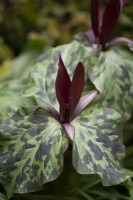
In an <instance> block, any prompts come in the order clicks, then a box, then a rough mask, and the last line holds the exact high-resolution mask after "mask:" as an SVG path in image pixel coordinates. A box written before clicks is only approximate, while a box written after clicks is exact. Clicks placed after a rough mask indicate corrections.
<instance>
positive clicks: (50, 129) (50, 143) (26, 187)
mask: <svg viewBox="0 0 133 200" xmlns="http://www.w3.org/2000/svg"><path fill="white" fill-rule="evenodd" d="M63 130H64V129H62V127H61V126H60V125H59V123H58V122H57V121H56V120H55V119H53V118H52V117H51V115H50V114H49V113H48V112H47V111H45V110H44V109H37V110H36V112H34V113H33V114H30V113H29V111H28V110H27V109H22V110H20V111H18V112H17V113H16V114H15V115H14V116H13V117H12V118H11V119H9V120H7V121H5V123H4V124H3V125H1V126H0V133H1V134H0V141H1V145H0V149H1V151H0V180H1V182H2V184H3V185H4V187H5V189H6V191H7V194H8V197H11V195H12V193H13V192H16V193H24V192H33V191H38V190H40V189H41V187H42V185H43V184H44V183H47V182H49V181H52V180H54V179H56V178H57V177H58V176H59V175H60V173H61V171H62V168H63V153H64V151H65V150H66V149H67V146H68V140H67V138H66V134H64V131H63Z"/></svg>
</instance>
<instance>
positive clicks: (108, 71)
mask: <svg viewBox="0 0 133 200" xmlns="http://www.w3.org/2000/svg"><path fill="white" fill-rule="evenodd" d="M89 75H90V78H91V80H92V82H93V83H94V85H95V87H96V88H97V89H98V90H99V91H100V92H101V95H102V98H101V103H102V104H103V105H104V106H106V107H111V108H113V109H115V110H116V111H118V112H119V113H120V114H121V115H122V117H123V119H124V120H128V119H129V118H130V116H131V112H132V108H133V57H132V55H131V54H130V53H129V52H127V51H125V50H122V49H120V48H114V49H111V50H109V51H107V52H103V53H101V55H100V57H99V59H97V63H96V64H95V65H94V66H93V67H92V68H90V69H89Z"/></svg>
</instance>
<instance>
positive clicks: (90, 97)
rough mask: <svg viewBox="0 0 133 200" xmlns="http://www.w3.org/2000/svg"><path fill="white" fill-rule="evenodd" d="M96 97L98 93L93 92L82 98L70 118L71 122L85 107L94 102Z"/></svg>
mask: <svg viewBox="0 0 133 200" xmlns="http://www.w3.org/2000/svg"><path fill="white" fill-rule="evenodd" d="M97 97H98V91H97V90H93V91H91V92H89V93H88V94H86V95H84V96H82V97H81V98H80V100H79V102H78V104H77V106H76V108H75V110H74V112H73V114H72V116H71V120H73V119H74V118H75V117H76V116H77V115H79V113H81V112H82V111H83V110H84V108H85V107H86V106H88V105H89V104H90V103H91V102H92V101H94V100H96V98H97Z"/></svg>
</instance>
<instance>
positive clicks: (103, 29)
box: [85, 0, 133, 50]
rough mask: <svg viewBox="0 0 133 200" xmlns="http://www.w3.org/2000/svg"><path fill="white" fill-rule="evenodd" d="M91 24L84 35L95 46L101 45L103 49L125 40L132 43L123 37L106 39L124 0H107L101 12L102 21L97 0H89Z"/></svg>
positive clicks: (115, 22)
mask: <svg viewBox="0 0 133 200" xmlns="http://www.w3.org/2000/svg"><path fill="white" fill-rule="evenodd" d="M90 2H91V24H92V30H91V31H88V32H86V34H85V35H86V36H87V38H88V39H89V41H90V42H91V43H92V45H93V47H94V48H95V47H96V46H97V45H101V46H102V49H103V50H107V49H108V48H110V47H111V46H113V45H115V44H117V43H120V42H126V43H129V44H131V45H133V42H132V41H131V40H129V39H127V38H125V37H117V38H115V39H113V40H111V41H108V39H109V37H110V36H111V34H112V32H113V31H114V29H115V27H116V24H117V21H118V18H119V15H120V13H121V11H122V9H123V6H124V2H125V1H124V0H109V3H108V5H107V7H106V9H105V11H104V13H103V18H102V21H100V20H99V2H100V1H99V0H91V1H90Z"/></svg>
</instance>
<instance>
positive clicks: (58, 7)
mask: <svg viewBox="0 0 133 200" xmlns="http://www.w3.org/2000/svg"><path fill="white" fill-rule="evenodd" d="M106 2H107V1H101V11H102V10H103V9H104V4H105V3H106ZM89 3H90V1H89V0H82V1H77V0H56V1H55V0H35V1H33V0H1V1H0V79H4V78H5V77H6V76H7V74H8V73H10V72H11V71H16V74H19V70H20V71H21V72H22V69H23V70H24V69H25V68H27V67H30V65H32V64H33V63H34V62H35V60H36V58H37V57H38V56H39V55H40V54H42V53H43V52H46V50H47V49H48V48H49V47H51V46H57V45H60V44H64V43H68V42H70V41H71V39H72V37H73V35H74V34H77V33H79V32H83V31H87V30H88V29H90V14H89ZM114 35H117V36H121V35H123V36H126V37H128V38H130V39H133V1H132V0H127V1H126V5H125V7H124V10H123V12H122V14H121V16H120V18H119V22H118V25H117V28H116V30H115V33H114Z"/></svg>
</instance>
